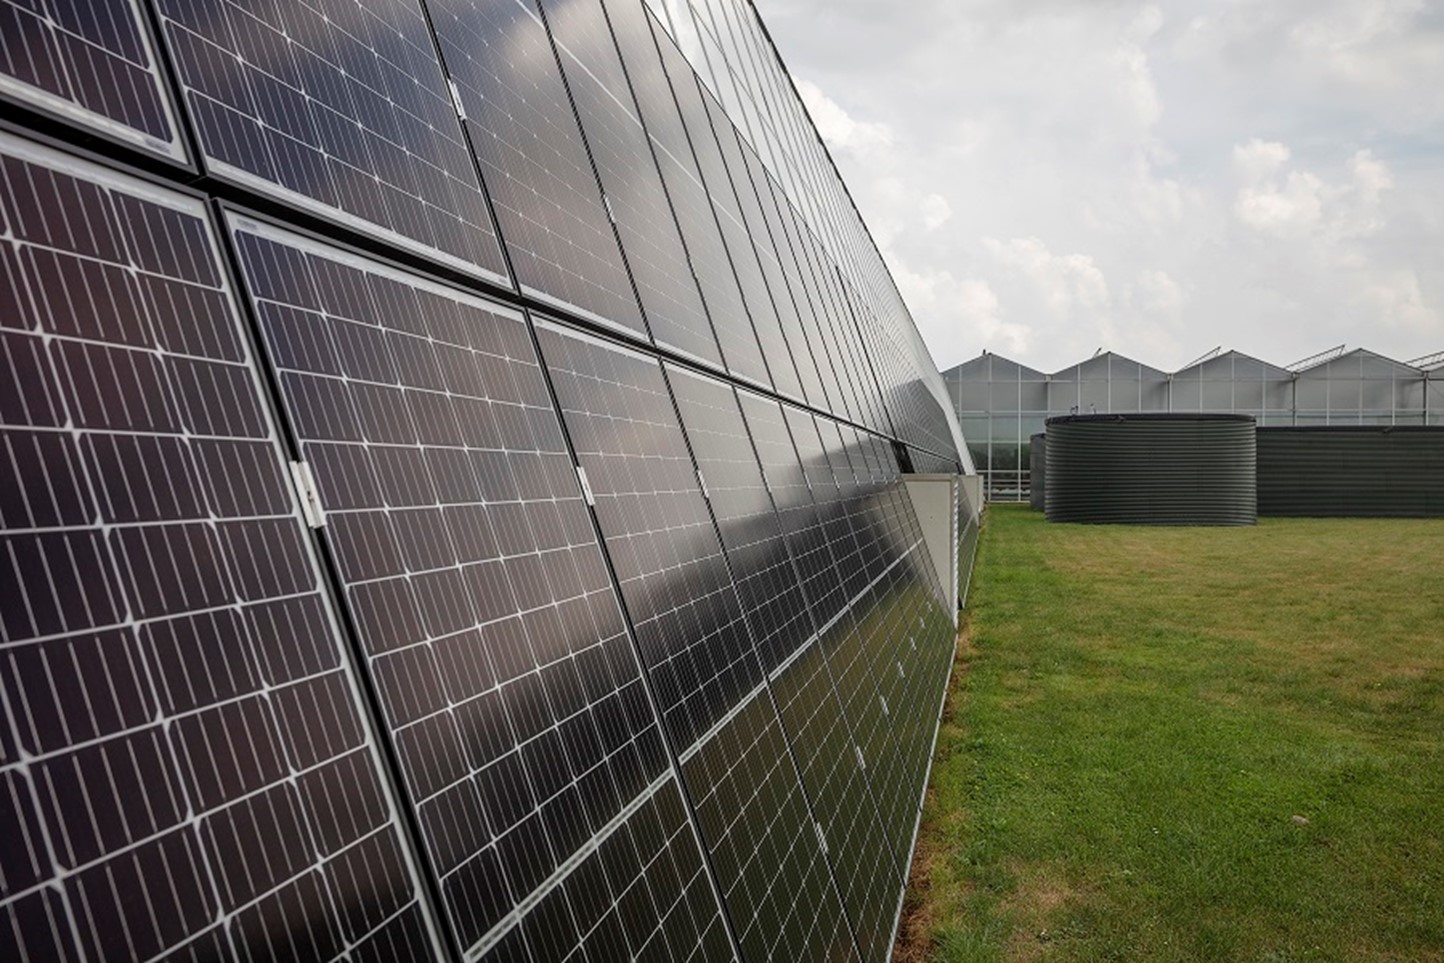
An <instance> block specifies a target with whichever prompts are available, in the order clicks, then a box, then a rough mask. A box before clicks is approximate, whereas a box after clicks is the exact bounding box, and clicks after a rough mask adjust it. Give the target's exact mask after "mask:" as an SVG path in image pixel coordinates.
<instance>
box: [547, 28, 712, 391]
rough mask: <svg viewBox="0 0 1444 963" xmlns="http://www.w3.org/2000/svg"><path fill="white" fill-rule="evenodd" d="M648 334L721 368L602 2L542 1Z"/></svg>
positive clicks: (710, 324) (708, 321) (709, 327)
mask: <svg viewBox="0 0 1444 963" xmlns="http://www.w3.org/2000/svg"><path fill="white" fill-rule="evenodd" d="M542 8H543V10H544V11H545V12H546V14H547V17H548V18H549V19H548V22H549V25H550V27H551V30H552V34H553V36H554V37H555V38H556V41H557V48H558V50H560V51H561V55H562V66H563V72H564V73H565V74H566V76H567V82H568V85H569V87H570V89H571V93H572V98H573V100H574V101H575V103H576V105H577V113H578V115H579V116H580V117H581V120H582V129H583V131H584V132H585V133H586V138H587V143H588V144H589V145H590V147H591V151H592V158H593V160H594V161H595V162H596V165H597V172H598V173H599V174H600V176H601V181H602V187H603V189H604V190H605V192H606V197H607V203H608V204H609V206H610V209H611V211H612V213H613V215H614V216H615V217H616V222H617V230H618V232H619V233H620V235H621V238H622V249H623V250H624V251H625V252H626V255H627V263H628V265H629V266H630V267H631V269H632V277H633V278H634V279H635V280H636V282H637V292H638V294H639V295H640V296H641V299H642V307H643V309H644V310H645V311H646V315H647V322H648V325H649V326H650V327H651V329H652V337H653V338H654V339H656V341H657V343H658V344H663V345H666V346H668V347H670V348H675V349H677V350H679V351H681V352H683V353H685V354H687V355H690V356H691V357H693V358H697V359H700V360H702V361H705V362H707V363H708V364H710V365H713V366H716V367H720V366H721V365H722V357H721V355H720V354H719V353H718V350H717V338H716V336H715V335H713V333H712V323H711V321H710V320H709V319H708V316H707V312H706V309H704V308H703V306H702V296H701V293H700V292H699V290H698V288H697V279H696V277H694V276H693V274H692V267H691V265H690V264H689V262H688V258H687V251H686V250H685V249H684V248H683V246H682V236H681V234H680V233H679V232H678V227H677V222H676V219H675V218H674V217H673V216H672V208H671V204H670V203H669V201H668V198H667V192H666V190H665V189H664V188H663V186H662V179H661V175H660V173H659V172H658V170H657V165H656V161H655V160H654V159H653V156H652V147H651V142H650V141H649V140H648V138H647V132H646V130H644V129H643V127H642V122H641V118H640V116H639V114H638V111H637V105H636V101H635V100H634V99H633V97H632V90H631V86H630V85H629V83H628V81H627V76H626V73H625V72H624V71H623V69H622V61H621V58H620V57H619V56H618V54H617V48H616V46H615V45H614V44H613V43H612V39H611V37H612V35H611V29H610V27H609V26H608V25H607V19H606V14H605V13H604V12H603V11H602V5H601V0H561V2H557V0H551V2H547V3H543V5H542Z"/></svg>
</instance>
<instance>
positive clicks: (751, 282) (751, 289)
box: [623, 0, 775, 387]
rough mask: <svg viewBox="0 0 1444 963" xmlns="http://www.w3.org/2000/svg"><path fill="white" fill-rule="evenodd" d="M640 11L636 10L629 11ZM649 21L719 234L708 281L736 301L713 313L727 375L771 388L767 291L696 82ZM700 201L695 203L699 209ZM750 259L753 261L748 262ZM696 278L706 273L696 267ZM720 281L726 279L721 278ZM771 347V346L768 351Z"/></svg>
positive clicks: (692, 169)
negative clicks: (764, 339) (764, 343)
mask: <svg viewBox="0 0 1444 963" xmlns="http://www.w3.org/2000/svg"><path fill="white" fill-rule="evenodd" d="M623 2H625V0H623ZM634 6H639V5H634ZM643 12H644V13H645V14H646V16H647V19H648V20H649V21H651V26H652V34H653V36H654V37H655V38H656V41H657V49H658V50H659V51H660V52H661V56H662V66H663V68H664V72H665V74H666V77H667V79H668V81H670V83H671V87H672V94H673V96H674V98H675V101H676V105H677V109H678V110H680V111H681V119H682V124H683V127H684V128H685V130H686V136H687V139H688V141H689V142H690V144H691V148H692V151H691V155H690V159H689V160H687V161H684V166H686V167H687V173H688V174H689V175H695V176H696V177H697V178H698V183H699V184H700V185H701V188H702V192H703V194H704V195H705V199H706V205H707V207H708V213H709V214H710V215H711V218H710V220H711V222H712V224H713V225H714V226H713V227H712V228H711V230H710V231H709V232H708V233H709V235H710V233H712V232H715V231H718V230H720V231H721V250H720V253H719V255H718V257H717V258H716V262H715V266H714V265H709V268H711V269H712V270H715V271H716V272H717V274H718V275H719V277H718V278H717V279H715V280H714V281H713V284H714V286H715V287H718V288H725V289H726V292H727V295H728V298H729V300H730V299H731V298H732V297H734V292H735V296H736V297H737V298H738V299H739V300H738V302H737V303H735V304H728V305H726V307H725V309H724V308H722V307H718V308H714V310H713V312H712V324H713V326H714V327H715V328H716V329H717V340H718V342H720V343H721V345H722V353H723V355H724V356H726V358H727V364H728V367H729V369H730V370H731V371H732V372H733V373H734V374H737V375H739V376H741V377H744V378H747V379H749V380H751V381H754V382H757V383H758V384H762V385H766V386H769V387H771V385H772V380H771V376H770V375H769V374H768V369H767V366H766V359H765V358H764V357H763V355H762V350H761V348H760V347H759V343H758V334H757V328H762V329H764V330H767V326H768V324H769V323H770V324H773V325H775V319H771V318H770V313H771V312H772V305H771V303H770V300H769V296H768V294H767V289H766V287H765V286H764V285H763V284H762V278H761V275H760V272H759V270H758V267H757V264H756V261H755V256H754V255H753V254H752V251H751V247H750V245H749V243H748V241H747V237H746V234H745V233H744V231H743V229H742V226H741V222H740V220H739V217H738V214H737V211H736V209H737V199H736V195H735V194H733V192H732V184H731V182H730V181H729V180H728V177H727V169H726V167H725V166H724V165H723V163H722V157H721V155H720V154H719V153H718V150H717V141H716V138H715V137H714V136H713V134H712V126H711V122H710V121H709V119H708V117H707V111H706V108H705V107H704V106H703V104H702V100H701V96H700V92H699V90H698V86H697V76H696V74H695V73H693V71H692V67H691V65H690V64H688V63H687V59H686V58H685V57H683V56H682V51H681V50H680V49H678V47H677V45H676V43H675V42H674V41H673V40H672V38H671V36H670V35H669V34H668V33H667V32H666V31H665V30H663V29H662V27H661V26H660V25H659V24H658V23H657V22H656V19H655V18H654V17H653V16H652V15H651V12H650V11H645V10H644V11H643ZM701 200H702V199H701V197H698V202H699V203H701ZM749 258H750V259H752V260H751V261H750V262H749ZM698 273H699V274H700V275H702V276H703V277H704V282H703V283H704V284H706V283H707V282H706V280H705V278H706V276H707V275H706V273H704V272H703V270H702V269H701V268H700V267H699V269H698ZM720 275H728V276H727V277H725V278H723V277H720ZM768 346H770V344H769V345H768Z"/></svg>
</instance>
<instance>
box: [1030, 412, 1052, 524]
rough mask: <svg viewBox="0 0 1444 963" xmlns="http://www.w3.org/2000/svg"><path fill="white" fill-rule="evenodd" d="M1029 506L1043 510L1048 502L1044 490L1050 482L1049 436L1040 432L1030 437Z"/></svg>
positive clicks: (1035, 509)
mask: <svg viewBox="0 0 1444 963" xmlns="http://www.w3.org/2000/svg"><path fill="white" fill-rule="evenodd" d="M1028 451H1029V453H1030V455H1029V461H1028V507H1029V508H1031V509H1033V511H1035V512H1041V511H1042V510H1043V509H1044V507H1045V506H1046V505H1047V504H1048V503H1047V502H1046V501H1045V500H1044V492H1045V491H1046V490H1047V484H1048V436H1047V434H1046V433H1044V432H1041V431H1040V432H1038V433H1037V434H1036V435H1034V436H1033V437H1031V438H1029V439H1028Z"/></svg>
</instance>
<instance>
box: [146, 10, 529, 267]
mask: <svg viewBox="0 0 1444 963" xmlns="http://www.w3.org/2000/svg"><path fill="white" fill-rule="evenodd" d="M156 9H157V11H158V13H159V14H160V17H161V25H162V31H163V35H164V37H165V41H166V45H167V47H168V48H169V49H170V52H171V59H172V60H173V61H174V63H175V68H176V75H177V78H178V79H179V81H180V85H181V90H182V94H183V98H184V103H185V105H186V108H187V111H188V113H189V115H190V118H191V122H192V124H193V125H194V127H195V129H196V134H197V136H198V137H199V139H200V146H201V149H202V151H204V153H205V161H206V165H207V167H208V168H209V169H210V170H211V172H212V173H214V174H217V175H218V176H222V177H225V178H227V179H230V180H233V181H236V182H238V183H241V184H244V185H246V186H248V187H251V188H254V189H256V190H258V191H261V192H263V193H266V194H270V195H273V196H276V197H278V198H280V199H282V200H284V201H285V202H287V203H289V204H294V205H296V206H298V207H301V208H304V209H307V210H310V211H312V212H313V213H317V214H320V215H322V216H324V217H328V218H330V219H332V220H334V221H336V222H338V223H341V224H344V225H346V226H348V227H351V228H354V229H356V230H359V231H361V232H364V233H366V234H368V235H373V236H380V237H382V238H384V239H385V240H386V241H388V242H390V243H392V244H397V245H400V246H402V247H405V248H408V249H410V250H413V251H417V252H420V253H422V254H424V255H426V256H427V257H430V258H433V259H435V260H437V261H440V262H444V263H446V264H447V265H449V266H450V267H453V268H456V269H458V270H461V271H465V272H467V273H469V274H472V275H475V276H479V277H485V278H487V279H491V280H497V281H503V282H504V281H505V280H506V267H505V265H504V263H503V261H502V256H501V248H500V246H499V244H498V242H497V238H496V231H495V229H494V228H493V226H492V222H491V215H490V213H489V212H488V211H487V206H486V198H485V197H484V196H483V194H482V189H481V185H480V182H479V181H478V180H477V174H476V166H475V163H474V162H473V160H472V158H471V155H470V153H469V151H468V150H467V146H466V141H465V138H464V137H463V136H462V130H461V126H460V124H459V122H458V120H457V115H456V107H455V105H454V104H453V102H452V97H451V94H450V91H449V90H448V89H447V84H446V78H445V77H444V76H443V74H442V71H441V65H440V63H439V62H438V60H437V55H436V48H435V44H434V42H433V40H432V35H431V29H430V27H429V25H428V24H427V20H426V17H425V15H424V14H423V13H422V10H421V7H420V5H419V3H417V0H328V2H324V3H316V4H310V3H284V4H264V3H259V2H242V0H218V2H216V3H192V2H190V0H159V2H157V3H156Z"/></svg>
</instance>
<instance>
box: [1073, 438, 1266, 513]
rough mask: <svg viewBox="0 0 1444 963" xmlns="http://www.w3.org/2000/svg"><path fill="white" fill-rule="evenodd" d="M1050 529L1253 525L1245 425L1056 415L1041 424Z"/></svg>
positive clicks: (1251, 447) (1251, 452) (1250, 444)
mask: <svg viewBox="0 0 1444 963" xmlns="http://www.w3.org/2000/svg"><path fill="white" fill-rule="evenodd" d="M1047 433H1048V441H1047V460H1048V465H1047V472H1048V477H1047V481H1046V488H1045V494H1044V503H1045V505H1046V511H1047V514H1048V521H1050V522H1094V523H1116V524H1132V525H1252V524H1254V522H1255V521H1257V518H1258V512H1257V497H1256V490H1255V429H1254V419H1253V418H1252V417H1250V416H1248V415H1233V414H1227V415H1225V414H1218V415H1212V414H1167V413H1143V414H1109V415H1065V416H1062V417H1058V418H1049V419H1048V421H1047Z"/></svg>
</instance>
